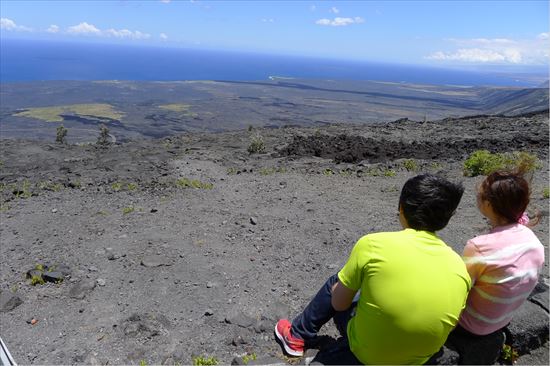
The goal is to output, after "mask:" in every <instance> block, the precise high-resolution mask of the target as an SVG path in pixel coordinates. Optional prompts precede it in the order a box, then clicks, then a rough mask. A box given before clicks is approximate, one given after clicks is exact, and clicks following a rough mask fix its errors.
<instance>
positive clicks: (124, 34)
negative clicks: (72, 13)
mask: <svg viewBox="0 0 550 366" xmlns="http://www.w3.org/2000/svg"><path fill="white" fill-rule="evenodd" d="M67 33H68V34H72V35H84V36H97V37H112V38H118V39H134V40H140V39H149V38H151V35H150V34H148V33H143V32H140V31H138V30H136V31H131V30H128V29H114V28H110V29H106V30H101V29H99V28H97V27H96V26H95V25H93V24H88V23H87V22H82V23H80V24H77V25H73V26H72V27H69V28H67Z"/></svg>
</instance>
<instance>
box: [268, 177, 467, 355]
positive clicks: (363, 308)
mask: <svg viewBox="0 0 550 366" xmlns="http://www.w3.org/2000/svg"><path fill="white" fill-rule="evenodd" d="M463 191H464V188H463V187H462V186H461V185H457V184H454V183H451V182H449V181H447V180H445V179H443V178H441V177H438V176H435V175H430V174H425V175H419V176H416V177H413V178H411V179H409V180H408V181H407V182H406V183H405V185H404V186H403V189H402V191H401V195H400V198H399V220H400V223H401V225H402V227H403V230H401V231H396V232H382V233H373V234H369V235H366V236H364V237H362V238H361V239H359V241H358V242H357V243H356V244H355V246H354V247H353V250H352V251H351V255H350V256H349V258H348V260H347V263H346V264H345V265H344V267H343V268H342V270H341V271H340V272H338V274H337V275H334V276H332V277H330V278H329V279H328V281H327V282H326V283H325V284H324V285H323V286H322V288H321V289H320V290H319V292H318V293H317V295H316V296H315V297H314V298H313V300H312V301H311V302H310V303H309V305H308V306H307V307H306V308H305V309H304V311H303V312H302V313H301V314H300V315H298V316H297V317H296V318H295V319H294V321H293V322H292V323H290V322H289V321H288V320H286V319H281V320H279V322H278V323H277V324H276V326H275V335H276V337H277V339H278V340H279V341H280V342H281V343H282V346H283V348H284V350H285V351H286V352H287V353H288V354H289V355H292V356H301V355H303V352H304V348H305V347H308V345H311V342H312V341H314V339H315V337H316V335H317V333H318V331H319V330H320V328H321V327H322V326H323V325H324V324H325V323H327V322H328V321H329V320H330V319H331V318H333V319H334V322H335V323H336V326H337V328H338V330H339V331H340V332H341V334H342V335H343V336H344V337H347V339H348V343H349V349H350V350H351V352H352V353H353V355H354V356H355V357H356V360H354V361H357V362H360V363H365V364H423V363H424V362H426V361H427V360H428V359H429V358H430V356H432V355H433V354H434V353H436V352H437V351H438V350H439V348H440V347H441V346H442V345H443V343H444V342H445V340H446V339H447V336H448V334H449V332H450V331H451V330H452V329H453V328H454V327H455V325H456V324H457V322H458V317H459V315H460V312H461V311H462V309H463V308H464V305H465V302H466V297H467V295H468V290H469V289H470V277H469V276H468V272H467V271H466V267H465V265H464V262H463V261H462V259H461V258H460V256H459V255H458V254H456V253H455V252H454V251H453V250H452V249H451V248H450V247H448V246H447V245H446V244H445V243H444V242H443V241H442V240H441V239H440V238H439V237H438V236H437V235H436V234H435V232H436V231H438V230H441V229H443V228H444V227H445V226H446V225H447V223H448V222H449V220H450V218H451V216H452V215H453V214H454V212H455V209H456V208H457V206H458V204H459V202H460V199H461V198H462V194H463ZM357 295H358V296H357ZM354 298H355V300H357V301H354Z"/></svg>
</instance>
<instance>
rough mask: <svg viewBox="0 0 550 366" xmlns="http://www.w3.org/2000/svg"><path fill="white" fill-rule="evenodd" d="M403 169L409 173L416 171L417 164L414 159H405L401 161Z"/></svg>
mask: <svg viewBox="0 0 550 366" xmlns="http://www.w3.org/2000/svg"><path fill="white" fill-rule="evenodd" d="M403 167H404V168H405V169H407V171H409V172H417V171H418V163H417V162H416V160H414V159H407V160H404V161H403Z"/></svg>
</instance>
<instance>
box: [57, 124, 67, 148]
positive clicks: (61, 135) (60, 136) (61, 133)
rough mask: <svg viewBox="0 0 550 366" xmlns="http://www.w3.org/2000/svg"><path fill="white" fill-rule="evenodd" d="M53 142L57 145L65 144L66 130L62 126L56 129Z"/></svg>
mask: <svg viewBox="0 0 550 366" xmlns="http://www.w3.org/2000/svg"><path fill="white" fill-rule="evenodd" d="M55 142H57V143H58V144H66V143H67V129H66V128H65V127H64V126H63V125H60V126H59V127H57V129H56V133H55Z"/></svg>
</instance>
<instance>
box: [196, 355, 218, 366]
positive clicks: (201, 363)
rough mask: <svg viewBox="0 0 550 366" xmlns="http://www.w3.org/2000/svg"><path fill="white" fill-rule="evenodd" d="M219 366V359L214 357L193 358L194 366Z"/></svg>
mask: <svg viewBox="0 0 550 366" xmlns="http://www.w3.org/2000/svg"><path fill="white" fill-rule="evenodd" d="M217 364H218V359H217V358H216V357H214V356H210V357H206V356H197V357H193V366H211V365H217Z"/></svg>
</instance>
